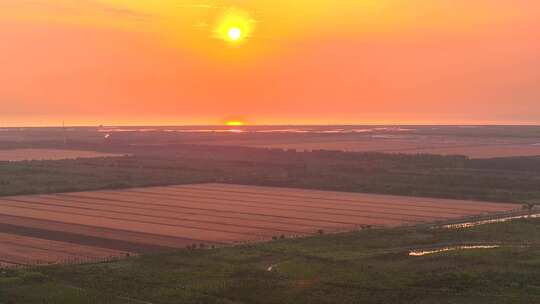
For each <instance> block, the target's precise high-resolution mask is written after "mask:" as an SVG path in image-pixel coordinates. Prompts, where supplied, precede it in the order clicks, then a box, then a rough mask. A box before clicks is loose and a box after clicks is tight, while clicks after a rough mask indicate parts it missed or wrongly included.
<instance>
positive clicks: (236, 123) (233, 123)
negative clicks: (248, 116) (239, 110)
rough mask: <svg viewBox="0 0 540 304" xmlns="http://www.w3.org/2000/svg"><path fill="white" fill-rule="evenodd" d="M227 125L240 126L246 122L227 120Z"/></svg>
mask: <svg viewBox="0 0 540 304" xmlns="http://www.w3.org/2000/svg"><path fill="white" fill-rule="evenodd" d="M226 125H227V126H229V127H240V126H244V125H245V123H244V122H243V121H237V120H232V121H227V123H226Z"/></svg>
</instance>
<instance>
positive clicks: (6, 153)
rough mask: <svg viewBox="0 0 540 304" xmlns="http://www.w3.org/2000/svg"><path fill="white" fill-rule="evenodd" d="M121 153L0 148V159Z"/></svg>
mask: <svg viewBox="0 0 540 304" xmlns="http://www.w3.org/2000/svg"><path fill="white" fill-rule="evenodd" d="M118 156H122V155H121V154H112V153H102V152H94V151H81V150H61V149H12V150H0V161H25V160H61V159H77V158H96V157H118Z"/></svg>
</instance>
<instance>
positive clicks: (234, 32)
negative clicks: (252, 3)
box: [227, 27, 242, 41]
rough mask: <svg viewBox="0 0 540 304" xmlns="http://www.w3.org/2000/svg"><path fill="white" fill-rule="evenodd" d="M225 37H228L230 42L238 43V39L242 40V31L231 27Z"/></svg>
mask: <svg viewBox="0 0 540 304" xmlns="http://www.w3.org/2000/svg"><path fill="white" fill-rule="evenodd" d="M227 36H229V39H231V40H232V41H238V40H240V38H242V30H240V29H239V28H237V27H233V28H231V29H230V30H229V32H227Z"/></svg>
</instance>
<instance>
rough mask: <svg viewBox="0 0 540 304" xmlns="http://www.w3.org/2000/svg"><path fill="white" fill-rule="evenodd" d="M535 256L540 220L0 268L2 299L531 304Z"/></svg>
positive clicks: (538, 293)
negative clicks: (462, 247) (413, 253)
mask: <svg viewBox="0 0 540 304" xmlns="http://www.w3.org/2000/svg"><path fill="white" fill-rule="evenodd" d="M483 243H485V244H493V243H497V244H501V245H503V246H502V247H501V248H498V249H480V250H470V251H454V252H448V253H440V254H434V255H429V256H423V257H410V256H408V250H409V249H416V248H432V247H434V246H446V245H449V244H483ZM539 256H540V221H537V220H519V221H515V222H512V223H501V224H493V225H485V226H478V227H475V228H471V229H466V230H453V231H452V230H442V229H429V228H419V227H416V228H400V229H388V230H376V229H366V230H362V231H358V232H352V233H345V234H326V235H319V236H315V237H310V238H305V239H292V240H277V241H273V242H269V243H261V244H253V245H243V246H237V247H229V248H220V249H215V250H207V249H199V250H183V251H178V252H175V253H167V254H160V255H149V256H143V257H136V258H130V259H128V260H124V261H119V262H112V263H104V264H93V265H79V266H52V267H44V268H35V269H28V270H9V271H3V272H1V274H0V303H3V304H8V303H17V304H18V303H73V304H77V303H475V304H478V303H538V302H540V284H539V282H540V259H539ZM270 266H272V269H271V271H268V268H269V267H270Z"/></svg>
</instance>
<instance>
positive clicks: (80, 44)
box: [0, 0, 540, 126]
mask: <svg viewBox="0 0 540 304" xmlns="http://www.w3.org/2000/svg"><path fill="white" fill-rule="evenodd" d="M538 20H540V2H538V1H529V0H514V1H507V0H474V1H471V0H340V1H329V0H296V1H291V0H260V1H257V0H249V1H248V0H236V1H226V0H221V1H200V0H190V1H185V0H28V1H27V0H0V67H1V69H2V72H1V73H0V126H14V125H58V124H60V123H61V121H62V120H65V121H66V123H68V124H72V125H85V124H86V125H97V124H115V125H120V124H124V125H125V124H138V125H140V124H153V125H156V124H159V125H164V124H165V125H167V124H169V125H170V124H182V125H184V124H217V123H222V122H223V121H224V120H225V119H226V118H227V117H240V118H243V119H245V120H246V121H248V122H249V123H254V124H340V123H342V124H345V123H347V124H354V123H356V124H362V123H398V124H400V123H540V85H539V83H540V56H538V54H540V39H538V37H540V23H539V22H538ZM231 29H234V31H236V32H233V33H236V34H238V35H239V36H238V37H237V38H238V41H232V40H231V39H230V36H229V34H230V30H231Z"/></svg>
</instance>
